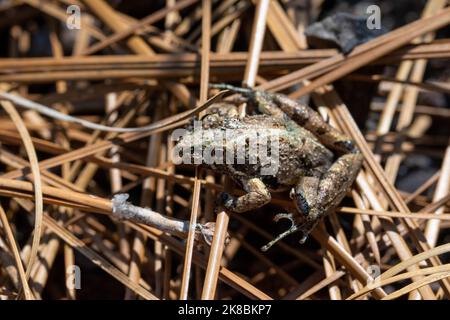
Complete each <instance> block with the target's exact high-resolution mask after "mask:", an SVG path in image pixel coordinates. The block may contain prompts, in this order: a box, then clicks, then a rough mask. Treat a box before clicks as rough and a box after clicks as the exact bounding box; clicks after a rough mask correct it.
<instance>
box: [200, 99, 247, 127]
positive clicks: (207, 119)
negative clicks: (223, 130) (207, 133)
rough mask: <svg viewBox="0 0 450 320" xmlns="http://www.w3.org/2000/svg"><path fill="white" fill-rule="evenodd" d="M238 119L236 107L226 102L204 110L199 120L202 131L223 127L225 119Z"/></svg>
mask: <svg viewBox="0 0 450 320" xmlns="http://www.w3.org/2000/svg"><path fill="white" fill-rule="evenodd" d="M238 117H239V113H238V108H237V107H236V105H234V104H232V103H228V102H220V103H214V104H213V105H211V107H209V108H208V109H206V111H205V114H204V115H203V117H202V118H201V119H200V121H201V122H202V127H203V129H210V128H217V127H220V126H222V125H223V122H224V120H225V119H237V118H238Z"/></svg>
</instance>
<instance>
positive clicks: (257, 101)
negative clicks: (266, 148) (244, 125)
mask: <svg viewBox="0 0 450 320" xmlns="http://www.w3.org/2000/svg"><path fill="white" fill-rule="evenodd" d="M210 87H211V88H216V89H221V90H230V91H233V92H236V93H239V94H241V95H242V96H244V97H245V98H247V99H248V100H249V101H250V102H251V103H252V104H253V105H254V106H255V107H256V109H257V110H258V111H259V112H260V113H263V114H267V115H269V116H272V117H275V118H281V119H285V118H286V114H285V113H284V112H283V111H281V110H280V108H279V107H278V106H277V104H276V103H275V101H274V98H273V97H274V95H273V94H272V93H269V92H265V91H259V90H254V89H250V88H240V87H235V86H232V85H229V84H225V83H221V84H210Z"/></svg>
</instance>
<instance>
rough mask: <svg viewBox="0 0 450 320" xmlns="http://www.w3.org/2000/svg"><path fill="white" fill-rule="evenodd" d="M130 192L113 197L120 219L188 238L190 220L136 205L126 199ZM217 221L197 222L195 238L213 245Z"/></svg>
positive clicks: (114, 209) (113, 208) (116, 213)
mask: <svg viewBox="0 0 450 320" xmlns="http://www.w3.org/2000/svg"><path fill="white" fill-rule="evenodd" d="M128 197H129V196H128V194H125V193H122V194H117V195H115V196H114V197H113V199H112V214H113V216H114V217H116V218H117V219H119V220H128V221H132V222H136V223H142V224H145V225H148V226H152V227H155V228H157V229H158V230H161V231H164V232H167V233H170V234H173V235H176V236H179V237H182V238H186V237H187V235H188V233H189V221H183V220H178V219H174V218H169V217H166V216H164V215H162V214H160V213H158V212H155V211H153V210H151V209H148V208H142V207H138V206H135V205H133V204H131V203H129V202H127V201H126V200H127V199H128ZM214 229H215V223H214V222H208V223H205V224H201V223H196V224H195V225H194V231H195V240H196V241H200V240H203V241H204V242H205V243H206V244H208V245H211V242H212V239H213V237H214Z"/></svg>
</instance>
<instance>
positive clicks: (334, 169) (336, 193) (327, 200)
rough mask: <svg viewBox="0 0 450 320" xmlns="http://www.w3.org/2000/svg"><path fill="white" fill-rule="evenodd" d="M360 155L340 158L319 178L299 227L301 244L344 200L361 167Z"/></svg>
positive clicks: (349, 154)
mask: <svg viewBox="0 0 450 320" xmlns="http://www.w3.org/2000/svg"><path fill="white" fill-rule="evenodd" d="M362 160H363V157H362V155H361V154H360V153H348V154H344V155H342V156H340V157H339V158H338V159H337V160H336V161H335V162H334V163H333V164H332V165H331V167H330V168H329V169H328V171H327V172H325V173H324V174H323V176H322V177H321V178H320V181H319V184H318V188H317V195H316V198H315V203H314V205H313V206H312V207H311V208H309V212H308V214H307V216H306V220H305V222H304V223H303V224H301V225H300V226H299V230H301V231H302V233H303V238H302V239H301V241H300V242H301V243H303V242H304V241H305V240H306V238H307V237H308V235H309V234H310V233H311V231H312V230H313V229H314V227H315V226H316V224H317V223H318V222H319V221H320V219H321V218H322V217H323V216H325V215H326V214H327V213H328V212H329V211H330V210H331V209H333V208H335V207H336V206H337V205H338V204H339V203H340V202H341V201H342V199H343V198H344V196H345V194H346V193H347V191H348V189H349V188H350V187H351V185H352V183H353V181H355V179H356V176H357V174H358V172H359V169H360V168H361V165H362Z"/></svg>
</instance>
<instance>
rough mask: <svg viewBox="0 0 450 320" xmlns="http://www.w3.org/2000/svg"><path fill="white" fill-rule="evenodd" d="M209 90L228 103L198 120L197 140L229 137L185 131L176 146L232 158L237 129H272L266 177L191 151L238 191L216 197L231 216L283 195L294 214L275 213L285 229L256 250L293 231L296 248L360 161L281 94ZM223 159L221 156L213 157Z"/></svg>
mask: <svg viewBox="0 0 450 320" xmlns="http://www.w3.org/2000/svg"><path fill="white" fill-rule="evenodd" d="M210 86H211V87H212V88H216V89H223V90H229V91H231V92H232V93H234V96H235V99H234V101H231V102H230V101H227V100H224V101H221V102H218V103H215V104H213V105H212V106H210V107H209V109H208V110H207V111H206V112H205V115H204V116H203V117H202V118H201V126H202V130H203V137H204V136H205V132H206V133H207V134H206V136H208V133H211V132H212V131H216V132H217V131H227V132H231V134H229V135H228V136H227V139H226V141H225V140H223V139H202V137H200V136H198V133H195V132H194V130H193V129H192V126H191V127H190V129H189V130H188V131H187V133H186V134H185V135H184V136H183V137H182V138H181V139H180V140H179V141H178V143H177V147H187V148H189V147H190V148H191V150H202V151H205V150H206V149H208V150H211V148H215V150H219V152H223V153H224V154H225V153H226V152H227V151H231V152H230V153H231V154H232V155H233V154H234V155H235V154H236V145H237V143H238V141H241V142H242V139H240V138H242V133H243V132H244V131H245V130H250V131H254V132H258V131H264V130H265V132H276V133H277V141H278V149H277V161H278V165H277V170H275V171H273V172H270V173H269V174H268V173H265V174H264V175H263V174H261V169H262V168H263V167H264V164H262V163H261V161H256V162H253V163H248V162H245V163H242V161H241V163H239V162H236V161H232V162H225V161H222V162H219V163H217V162H214V163H211V161H208V162H207V161H204V159H202V157H201V156H200V159H198V156H199V154H197V160H198V161H197V163H198V164H199V165H200V166H202V167H205V168H207V169H210V170H213V171H214V172H218V173H221V174H224V175H226V176H227V177H229V178H231V180H233V181H234V182H235V183H236V184H237V185H239V186H240V187H241V188H242V189H243V190H244V191H245V193H244V194H243V195H240V196H236V195H233V194H231V193H228V192H225V191H224V192H221V193H220V195H219V196H218V206H222V207H224V208H225V209H227V210H230V211H232V212H234V213H239V214H240V213H244V212H248V211H252V210H256V209H258V208H261V207H263V206H264V205H266V204H268V203H270V202H271V199H272V194H273V193H276V192H289V196H290V198H291V199H292V201H293V204H294V205H293V206H292V207H293V208H295V209H296V210H290V211H294V212H288V213H279V214H277V215H275V217H274V220H275V221H279V220H280V219H288V220H289V221H290V227H289V228H288V229H287V230H286V231H285V232H282V233H281V234H279V235H278V236H277V237H275V238H274V239H273V240H272V241H270V242H269V243H268V244H266V245H265V246H263V247H262V248H261V250H262V251H267V250H268V249H269V248H270V247H272V246H273V245H274V244H275V243H277V242H278V241H280V240H281V239H283V238H285V237H286V236H288V235H290V234H292V233H294V232H297V231H300V232H301V234H302V235H301V239H300V243H304V242H305V241H306V240H307V238H308V236H309V234H310V233H311V232H312V231H313V230H314V228H315V227H316V225H317V224H318V223H319V222H320V221H321V220H322V219H323V218H324V217H325V216H327V215H328V214H329V212H331V211H332V210H334V209H335V208H336V207H337V206H338V205H339V204H340V202H341V201H342V199H343V198H344V197H345V195H346V194H347V192H348V190H349V189H350V188H351V186H352V184H353V182H354V181H355V179H356V176H357V174H358V172H359V171H360V169H361V166H362V162H363V156H362V154H361V152H360V150H359V148H358V147H357V146H356V144H355V142H354V140H353V139H351V138H350V137H349V136H348V135H346V134H344V133H342V132H340V131H338V130H337V129H335V128H334V127H333V126H331V125H330V124H329V123H328V121H326V120H325V119H323V118H322V117H321V116H320V114H319V113H318V112H316V111H315V110H314V109H313V108H311V107H310V106H308V105H306V104H302V103H300V102H299V101H296V100H293V99H291V98H289V97H288V96H287V95H284V94H282V93H272V92H268V91H264V90H255V89H251V88H241V87H236V86H232V85H230V84H212V85H210ZM236 97H237V98H236ZM240 103H247V104H248V105H249V106H250V107H252V108H251V109H252V110H253V112H252V113H247V114H246V115H245V116H243V117H241V116H240V114H239V110H238V105H239V104H240ZM211 136H212V135H211ZM239 139H240V140H239ZM247 148H248V146H247ZM230 149H232V150H230ZM216 152H218V151H216ZM193 157H194V156H193ZM224 157H225V155H222V157H221V159H224ZM246 159H247V158H246ZM247 160H248V159H247ZM265 165H267V164H265Z"/></svg>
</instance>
